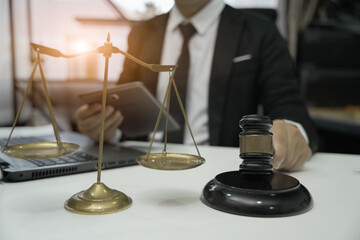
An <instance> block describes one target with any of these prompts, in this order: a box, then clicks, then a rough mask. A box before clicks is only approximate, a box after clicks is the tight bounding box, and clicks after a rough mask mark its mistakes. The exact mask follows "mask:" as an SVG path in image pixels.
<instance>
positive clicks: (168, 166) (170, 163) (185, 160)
mask: <svg viewBox="0 0 360 240" xmlns="http://www.w3.org/2000/svg"><path fill="white" fill-rule="evenodd" d="M136 160H137V162H138V163H139V164H140V165H141V166H144V167H147V168H152V169H158V170H185V169H190V168H195V167H198V166H200V165H201V164H203V163H204V162H205V159H204V158H203V157H201V156H196V155H191V154H186V153H150V154H149V155H147V154H144V155H141V156H140V157H138V158H137V159H136Z"/></svg>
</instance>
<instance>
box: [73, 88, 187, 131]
mask: <svg viewBox="0 0 360 240" xmlns="http://www.w3.org/2000/svg"><path fill="white" fill-rule="evenodd" d="M79 97H80V99H81V101H82V102H83V103H88V104H91V103H101V101H102V90H101V91H95V92H88V93H83V94H80V95H79ZM106 104H107V105H112V106H114V107H115V108H116V109H118V110H119V111H121V113H122V115H123V116H124V121H123V123H122V124H121V126H120V129H121V131H122V133H123V134H124V135H125V136H128V137H131V138H133V137H139V136H144V135H147V134H149V133H151V132H153V131H154V127H155V124H156V120H157V118H158V115H159V112H160V109H161V104H160V103H159V102H158V101H157V100H156V98H155V97H154V96H153V95H152V94H151V93H150V92H149V90H148V89H147V88H146V87H145V86H144V84H143V83H142V82H131V83H124V84H120V85H117V86H115V87H112V88H109V89H107V99H106ZM165 122H166V109H164V110H163V112H162V116H161V120H160V124H159V127H158V131H162V130H165ZM179 128H180V125H179V124H178V123H177V122H176V121H175V119H174V118H173V117H172V116H171V115H169V122H168V131H173V130H177V129H179Z"/></svg>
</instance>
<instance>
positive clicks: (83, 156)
mask: <svg viewBox="0 0 360 240" xmlns="http://www.w3.org/2000/svg"><path fill="white" fill-rule="evenodd" d="M15 131H16V130H15ZM15 131H14V132H15ZM33 133H35V136H33V135H32V136H30V135H29V134H27V136H13V137H11V139H10V143H9V146H12V145H15V144H21V143H29V142H55V137H54V135H51V131H50V132H47V133H50V134H43V133H41V132H40V133H37V131H36V128H34V131H33ZM60 137H61V141H62V142H69V143H76V144H78V145H80V148H79V150H78V151H77V152H75V153H74V154H72V155H68V156H64V157H58V158H50V159H20V158H12V157H9V156H7V155H6V154H4V153H2V152H0V181H4V182H20V181H27V180H34V179H41V178H48V177H56V176H63V175H69V174H76V173H82V172H90V171H97V166H98V145H99V144H98V143H97V142H95V141H93V140H91V139H90V138H88V137H87V136H84V135H82V134H79V133H76V132H61V133H60ZM6 140H7V137H6V136H4V134H0V146H1V148H2V147H3V146H4V145H5V144H6ZM143 154H144V152H141V151H138V150H135V149H131V148H125V147H121V146H120V144H104V148H103V158H102V169H111V168H119V167H125V166H131V165H137V162H136V158H137V157H139V156H140V155H143Z"/></svg>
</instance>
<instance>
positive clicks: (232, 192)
mask: <svg viewBox="0 0 360 240" xmlns="http://www.w3.org/2000/svg"><path fill="white" fill-rule="evenodd" d="M201 200H202V202H203V203H204V204H206V205H208V206H209V207H212V208H214V209H217V210H219V211H223V212H227V213H233V214H238V215H245V216H253V217H283V216H291V215H297V214H301V213H304V212H307V211H308V210H310V209H311V208H312V206H313V201H312V198H311V195H310V193H309V191H308V190H307V189H306V188H305V187H304V186H303V185H301V184H300V183H299V181H298V180H297V179H296V178H293V177H291V176H288V175H285V174H282V173H278V172H271V173H269V174H262V175H260V174H249V173H242V172H241V171H233V172H225V173H221V174H219V175H217V176H216V177H215V178H214V179H213V180H211V181H210V182H209V183H208V184H207V185H206V186H205V187H204V189H203V192H202V196H201Z"/></svg>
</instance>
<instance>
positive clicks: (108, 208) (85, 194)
mask: <svg viewBox="0 0 360 240" xmlns="http://www.w3.org/2000/svg"><path fill="white" fill-rule="evenodd" d="M131 204H132V200H131V198H130V197H128V196H127V195H125V194H124V193H122V192H120V191H117V190H114V189H110V188H108V187H107V186H106V185H105V184H103V183H94V184H93V185H92V186H91V187H90V188H89V189H87V190H85V191H82V192H79V193H77V194H75V195H73V196H72V197H71V198H70V199H69V200H67V201H66V202H65V209H66V210H68V211H70V212H73V213H79V214H92V215H100V214H107V213H114V212H118V211H122V210H125V209H127V208H129V207H130V206H131Z"/></svg>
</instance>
